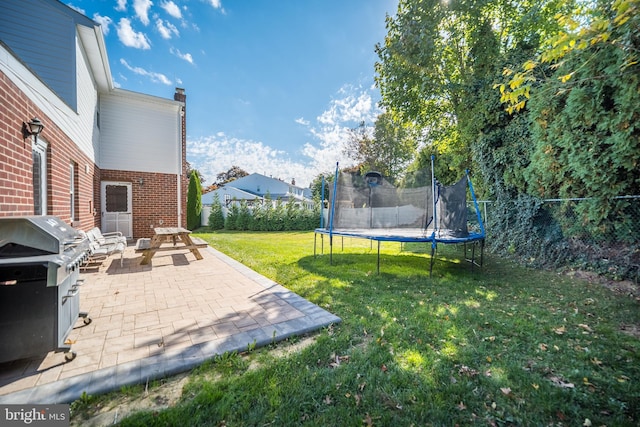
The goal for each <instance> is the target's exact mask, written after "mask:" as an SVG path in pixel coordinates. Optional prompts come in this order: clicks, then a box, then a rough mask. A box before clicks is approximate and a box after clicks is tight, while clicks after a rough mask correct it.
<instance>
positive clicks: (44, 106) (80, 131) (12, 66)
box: [0, 46, 96, 160]
mask: <svg viewBox="0 0 640 427" xmlns="http://www.w3.org/2000/svg"><path fill="white" fill-rule="evenodd" d="M0 70H2V71H3V72H4V73H5V74H6V75H7V76H8V77H9V79H11V81H12V82H13V83H14V84H15V85H16V86H18V88H20V90H21V91H22V92H24V93H25V94H26V95H27V96H28V97H29V99H31V100H32V101H33V102H34V103H35V104H36V105H37V106H38V108H40V109H41V110H42V111H43V112H44V114H45V115H46V116H47V117H48V118H49V119H51V120H52V121H53V122H55V123H56V125H57V126H58V127H60V129H62V131H63V132H64V133H65V134H66V135H68V136H69V138H71V140H72V141H74V143H75V144H76V145H78V146H79V147H80V148H81V149H82V151H83V152H84V153H85V154H87V156H89V158H91V159H92V160H93V159H94V158H95V157H94V155H95V150H94V148H93V146H92V144H91V141H92V138H93V136H92V132H93V115H92V116H89V117H85V116H79V115H78V114H77V113H76V112H75V111H73V110H72V109H71V107H69V105H68V104H66V103H65V102H63V101H62V100H61V99H60V98H59V97H58V96H57V94H56V93H54V92H52V91H51V89H50V88H49V87H48V86H46V85H45V84H44V83H43V82H42V81H41V80H40V79H38V78H37V77H36V76H34V75H33V74H32V73H31V72H30V70H28V69H27V68H26V67H25V66H24V64H22V63H21V62H20V61H19V60H18V59H16V58H15V57H14V56H13V55H11V53H10V52H8V51H7V50H5V49H4V48H3V47H2V46H0ZM86 78H89V77H86ZM89 80H90V79H89ZM91 99H93V101H91ZM95 99H96V95H95V93H94V94H93V96H91V95H87V99H85V100H83V104H87V108H89V107H88V105H89V104H90V103H91V102H95ZM83 108H84V107H83ZM31 118H32V117H24V120H25V121H28V120H29V119H31ZM40 119H42V117H40ZM45 125H46V123H45ZM43 132H44V134H43V137H46V132H47V128H46V127H45V129H44V131H43Z"/></svg>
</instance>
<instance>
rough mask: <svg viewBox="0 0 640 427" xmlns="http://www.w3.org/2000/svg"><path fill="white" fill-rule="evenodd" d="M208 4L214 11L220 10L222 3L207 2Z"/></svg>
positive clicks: (209, 0) (213, 0) (216, 1)
mask: <svg viewBox="0 0 640 427" xmlns="http://www.w3.org/2000/svg"><path fill="white" fill-rule="evenodd" d="M208 2H209V4H210V5H211V6H213V8H214V9H220V8H221V7H222V2H221V1H220V0H208Z"/></svg>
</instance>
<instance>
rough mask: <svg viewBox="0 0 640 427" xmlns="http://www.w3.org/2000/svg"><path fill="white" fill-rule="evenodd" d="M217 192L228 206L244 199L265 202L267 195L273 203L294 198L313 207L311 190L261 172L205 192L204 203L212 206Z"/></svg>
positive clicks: (303, 204)
mask: <svg viewBox="0 0 640 427" xmlns="http://www.w3.org/2000/svg"><path fill="white" fill-rule="evenodd" d="M216 194H217V195H218V198H219V200H220V203H221V204H222V206H223V207H227V208H228V207H230V205H231V203H234V202H236V203H240V202H241V201H243V200H244V201H246V202H247V203H249V204H253V203H255V202H256V201H260V202H262V203H264V200H265V198H266V197H267V195H268V196H269V197H270V198H271V200H272V201H273V203H275V202H276V201H277V200H281V201H282V202H283V203H288V202H289V201H290V200H291V199H293V200H294V202H295V203H296V204H297V205H299V206H303V207H308V208H312V207H313V201H312V200H311V197H310V194H311V191H310V190H308V189H304V188H301V187H297V186H296V185H295V184H293V183H292V184H288V183H286V182H284V181H281V180H279V179H275V178H270V177H268V176H265V175H261V174H259V173H252V174H251V175H247V176H243V177H242V178H238V179H236V180H234V181H231V182H228V183H226V184H224V185H223V186H221V187H220V188H218V189H217V190H214V191H210V192H209V193H206V194H203V195H202V205H203V206H210V205H211V204H212V203H213V199H214V197H215V195H216Z"/></svg>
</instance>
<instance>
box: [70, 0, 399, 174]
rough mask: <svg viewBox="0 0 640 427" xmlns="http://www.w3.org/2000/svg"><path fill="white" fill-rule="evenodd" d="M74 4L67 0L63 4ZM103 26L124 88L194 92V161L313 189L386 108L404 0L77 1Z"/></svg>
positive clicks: (190, 103) (207, 169)
mask: <svg viewBox="0 0 640 427" xmlns="http://www.w3.org/2000/svg"><path fill="white" fill-rule="evenodd" d="M63 1H64V0H63ZM65 3H66V4H67V5H69V6H71V7H73V8H74V9H76V10H78V11H80V12H81V13H83V14H85V15H86V16H88V17H89V18H92V19H93V20H95V21H97V22H100V23H101V24H102V29H103V34H104V37H105V42H106V47H107V55H108V57H109V66H110V68H111V74H112V76H113V80H114V83H115V85H116V86H117V87H120V88H122V89H126V90H131V91H134V92H141V93H146V94H150V95H155V96H160V97H163V98H171V99H172V98H173V93H174V90H175V88H176V87H182V88H184V89H185V91H186V95H187V160H188V161H189V163H191V165H192V167H194V168H196V169H198V170H199V171H200V172H201V173H202V174H203V176H204V177H205V179H206V181H205V183H206V184H210V183H212V182H213V181H214V180H215V178H216V175H217V174H218V173H220V172H225V171H227V170H228V169H229V168H230V167H231V166H234V165H235V166H239V167H241V168H242V169H244V170H246V171H247V172H249V173H253V172H257V173H262V174H265V175H268V176H273V177H274V178H280V179H283V180H285V181H288V182H290V181H291V179H295V180H296V183H297V184H298V185H301V186H307V185H308V184H309V183H310V182H311V180H312V179H313V178H314V177H315V176H317V174H318V173H320V172H325V171H332V170H333V169H334V168H335V163H336V162H337V161H339V162H340V164H341V165H344V166H347V165H349V164H351V162H350V160H349V159H348V158H346V157H345V156H344V154H343V149H342V144H343V143H344V141H345V138H346V137H345V132H346V131H347V130H348V129H350V128H354V127H357V125H358V124H359V123H360V122H361V121H363V120H364V121H366V122H367V123H369V124H370V123H372V122H373V120H374V118H375V116H376V115H377V114H378V113H379V110H378V107H377V101H378V100H379V91H378V90H377V88H375V87H374V75H375V72H374V64H375V61H376V59H377V56H376V54H375V51H374V46H375V44H376V43H381V42H383V40H384V36H385V34H386V28H385V16H386V15H387V14H389V15H395V13H396V9H397V5H398V0H71V1H65Z"/></svg>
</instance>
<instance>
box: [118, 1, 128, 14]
mask: <svg viewBox="0 0 640 427" xmlns="http://www.w3.org/2000/svg"><path fill="white" fill-rule="evenodd" d="M116 10H117V11H118V12H124V11H125V10H127V0H118V4H117V5H116Z"/></svg>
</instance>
